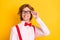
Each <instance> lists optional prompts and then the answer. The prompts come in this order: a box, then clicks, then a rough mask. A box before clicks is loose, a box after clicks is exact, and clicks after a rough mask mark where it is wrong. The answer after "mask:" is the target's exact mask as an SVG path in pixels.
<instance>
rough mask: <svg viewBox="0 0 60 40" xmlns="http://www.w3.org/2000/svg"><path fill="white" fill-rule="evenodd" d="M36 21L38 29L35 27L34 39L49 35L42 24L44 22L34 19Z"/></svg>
mask: <svg viewBox="0 0 60 40" xmlns="http://www.w3.org/2000/svg"><path fill="white" fill-rule="evenodd" d="M36 21H37V23H38V24H39V25H40V28H38V27H35V31H36V33H35V34H36V37H39V36H47V35H49V34H50V31H49V30H48V28H47V26H46V25H45V24H44V22H43V21H42V20H41V19H40V18H39V17H38V18H37V19H36Z"/></svg>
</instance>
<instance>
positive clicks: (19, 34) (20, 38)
mask: <svg viewBox="0 0 60 40" xmlns="http://www.w3.org/2000/svg"><path fill="white" fill-rule="evenodd" d="M16 29H17V32H18V36H19V40H22V37H21V33H20V30H19V27H18V25H16ZM33 29H34V33H35V27H34V26H33Z"/></svg>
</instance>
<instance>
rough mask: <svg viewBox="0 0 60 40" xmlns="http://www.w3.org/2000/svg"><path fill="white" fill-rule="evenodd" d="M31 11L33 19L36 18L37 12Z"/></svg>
mask: <svg viewBox="0 0 60 40" xmlns="http://www.w3.org/2000/svg"><path fill="white" fill-rule="evenodd" d="M31 13H32V15H33V17H34V18H35V19H37V18H38V13H37V12H35V11H31Z"/></svg>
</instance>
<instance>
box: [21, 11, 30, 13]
mask: <svg viewBox="0 0 60 40" xmlns="http://www.w3.org/2000/svg"><path fill="white" fill-rule="evenodd" d="M22 13H31V11H22Z"/></svg>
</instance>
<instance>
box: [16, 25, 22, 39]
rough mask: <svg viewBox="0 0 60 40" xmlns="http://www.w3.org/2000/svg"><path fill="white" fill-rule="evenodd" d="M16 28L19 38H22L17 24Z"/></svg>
mask: <svg viewBox="0 0 60 40" xmlns="http://www.w3.org/2000/svg"><path fill="white" fill-rule="evenodd" d="M16 29H17V32H18V36H19V40H22V37H21V33H20V30H19V27H18V25H16Z"/></svg>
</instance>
